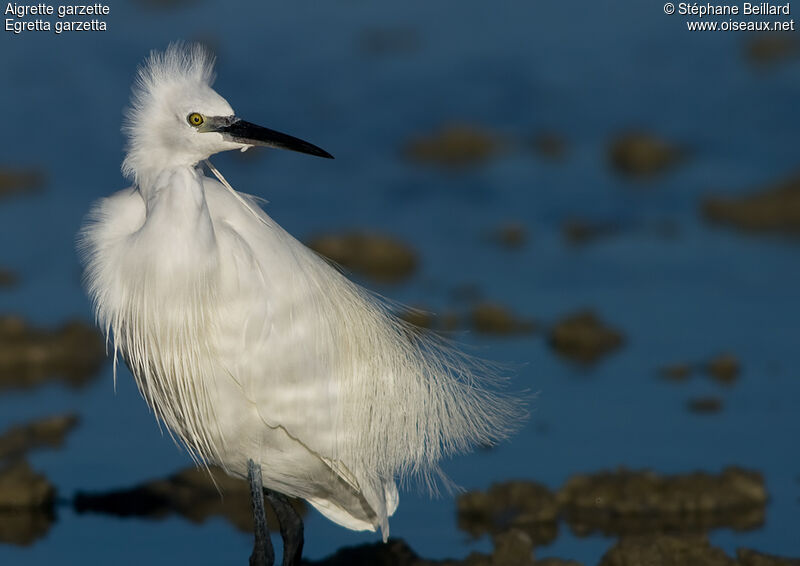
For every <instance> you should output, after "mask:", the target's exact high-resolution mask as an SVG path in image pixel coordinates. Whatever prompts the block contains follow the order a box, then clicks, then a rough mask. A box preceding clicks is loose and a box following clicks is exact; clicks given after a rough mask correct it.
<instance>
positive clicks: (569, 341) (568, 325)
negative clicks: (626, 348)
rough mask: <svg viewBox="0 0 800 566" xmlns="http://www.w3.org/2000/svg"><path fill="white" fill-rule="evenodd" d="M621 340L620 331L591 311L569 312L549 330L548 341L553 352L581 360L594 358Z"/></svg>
mask: <svg viewBox="0 0 800 566" xmlns="http://www.w3.org/2000/svg"><path fill="white" fill-rule="evenodd" d="M622 344H623V337H622V334H621V333H620V332H618V331H617V330H615V329H613V328H611V327H609V326H606V325H605V324H604V323H603V322H602V321H600V319H598V318H597V316H595V314H594V313H592V312H590V311H582V312H578V313H575V314H572V315H569V316H567V317H565V318H564V319H563V320H561V321H559V322H558V323H557V324H556V325H555V326H554V327H553V328H552V330H551V331H550V345H551V346H552V347H553V348H554V349H555V350H556V352H558V353H559V354H561V355H562V356H564V357H565V358H569V359H571V360H575V361H578V362H581V363H592V362H595V361H597V360H598V359H599V358H601V357H602V356H603V355H605V354H608V353H610V352H612V351H614V350H616V349H617V348H619V347H620V346H622Z"/></svg>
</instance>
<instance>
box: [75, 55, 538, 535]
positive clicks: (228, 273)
mask: <svg viewBox="0 0 800 566" xmlns="http://www.w3.org/2000/svg"><path fill="white" fill-rule="evenodd" d="M211 67H212V60H211V58H210V57H208V56H206V55H204V54H203V53H202V52H201V51H200V50H199V49H197V48H194V47H186V46H182V45H176V46H171V47H170V48H169V49H168V50H167V51H166V53H164V54H154V55H151V57H150V59H149V60H148V61H147V63H146V65H145V67H144V68H143V69H142V70H141V71H140V74H139V83H138V86H137V87H136V89H135V94H134V98H133V109H132V110H131V111H130V112H129V123H128V125H127V128H126V131H127V132H128V134H129V136H130V137H131V140H130V143H129V150H128V156H127V157H126V159H125V164H124V167H123V169H124V171H125V172H126V174H128V175H130V176H132V177H133V179H134V182H135V185H134V186H133V187H132V188H129V189H126V190H123V191H121V192H119V193H116V194H115V195H113V196H111V197H109V198H106V199H103V200H101V201H100V202H99V203H98V204H97V205H96V206H95V207H94V209H93V210H92V212H91V213H90V216H89V218H88V220H87V222H86V224H85V226H84V228H83V229H82V231H81V236H80V247H81V250H82V253H83V258H84V262H85V266H86V272H85V280H86V286H87V289H88V292H89V295H90V297H91V299H92V302H93V304H94V307H95V310H96V314H97V319H98V322H99V324H100V325H101V326H102V328H103V329H104V330H105V332H106V334H107V335H108V336H109V338H110V339H111V340H113V345H114V352H115V354H116V352H119V353H121V354H122V356H123V357H124V358H125V360H126V361H127V362H128V364H129V366H130V368H131V371H132V373H133V375H134V377H135V379H136V382H137V385H138V387H139V389H140V390H141V392H142V395H143V397H144V398H145V400H146V401H147V403H148V405H149V406H150V407H151V408H152V410H153V412H154V413H155V416H156V417H157V418H158V419H159V420H160V421H162V422H163V423H165V424H166V425H167V427H168V429H169V430H170V431H172V433H173V434H174V435H175V437H176V438H177V439H178V440H179V441H180V442H181V443H182V444H183V445H184V446H185V447H186V448H187V450H188V451H189V452H190V453H191V454H192V455H193V457H194V458H195V459H196V460H197V461H199V462H201V463H216V464H220V465H222V466H224V467H225V468H226V469H227V470H228V471H229V472H230V473H233V474H236V475H240V476H244V475H246V464H247V460H248V459H249V458H252V459H254V460H255V461H256V462H258V463H260V464H261V465H262V467H263V475H264V484H265V486H266V487H270V488H272V489H275V490H276V491H280V492H282V493H285V494H287V495H292V496H299V497H303V498H306V499H307V500H308V501H309V502H310V503H312V504H313V505H314V506H315V507H316V508H318V509H319V510H320V511H321V512H322V513H324V514H325V515H326V516H328V517H329V518H330V519H332V520H333V521H335V522H337V523H340V524H342V525H344V526H347V527H349V528H352V529H368V530H375V529H376V528H378V527H380V528H381V529H382V530H383V534H384V537H386V536H388V517H389V516H390V515H391V514H392V513H393V512H394V510H395V509H396V508H397V503H398V496H397V488H396V485H395V482H396V481H397V480H398V479H405V478H420V479H422V480H423V482H424V483H426V484H428V485H431V486H432V485H434V483H435V479H436V478H437V477H441V470H440V468H439V462H440V460H441V459H442V458H443V457H445V456H448V455H451V454H454V453H457V452H464V451H468V450H470V449H471V448H473V447H474V446H476V445H483V444H490V443H493V442H495V441H497V440H498V439H501V438H504V437H505V436H506V435H507V434H508V433H509V432H510V431H511V430H512V429H514V428H515V426H516V425H517V424H518V423H519V421H520V420H521V419H522V418H523V415H524V411H523V409H522V408H521V404H520V403H519V402H518V401H516V400H513V399H511V398H509V397H508V396H506V395H502V394H499V393H497V392H493V391H492V388H491V387H487V379H489V378H488V377H487V376H490V375H491V371H489V370H488V369H487V367H486V366H485V365H483V364H481V363H480V362H476V361H475V360H473V359H471V358H469V357H467V356H464V355H462V354H460V353H458V352H457V351H456V350H454V349H453V348H451V347H450V346H449V345H447V344H445V343H444V342H442V341H441V340H439V339H437V338H435V337H434V336H433V335H431V334H420V333H418V332H415V331H414V330H412V329H411V328H410V327H409V326H408V325H407V324H406V323H404V322H402V321H401V320H399V319H398V318H397V317H396V316H394V315H393V314H392V313H391V312H390V309H389V307H388V306H387V305H386V304H385V303H384V302H383V301H382V300H380V299H378V298H377V297H376V296H374V295H372V294H370V293H369V292H367V291H365V290H364V289H362V288H360V287H359V286H357V285H355V284H354V283H352V282H350V281H349V280H348V279H347V278H345V277H344V276H343V275H342V274H341V273H340V272H339V271H337V270H336V269H335V268H333V267H331V266H330V265H329V264H328V263H327V262H326V261H325V260H323V259H322V258H320V257H319V256H317V255H316V254H315V253H314V252H312V251H311V250H309V249H308V248H306V247H305V246H303V245H302V244H301V243H300V242H298V241H297V240H295V239H294V238H293V237H292V236H291V235H289V234H288V233H287V232H285V231H284V230H283V229H282V228H281V227H280V226H278V224H276V223H275V222H274V221H273V220H272V219H271V218H270V217H269V216H268V215H267V214H266V213H265V212H264V211H263V210H262V209H261V207H260V206H259V205H258V202H257V201H256V200H255V199H254V198H252V197H249V196H247V195H243V194H241V193H237V192H236V191H234V190H233V189H232V188H226V187H225V186H224V185H222V184H220V183H219V182H217V181H216V180H213V179H210V178H207V177H204V176H203V175H202V172H201V170H200V169H198V168H197V163H198V162H199V161H201V160H202V159H205V158H207V157H208V155H210V154H212V153H215V152H216V151H222V150H225V149H232V148H236V149H239V148H240V147H241V146H242V145H244V144H239V145H233V144H231V142H229V141H224V140H222V138H221V136H219V135H218V134H215V133H211V134H198V133H197V132H196V131H194V130H193V129H192V128H191V127H189V126H188V124H185V122H184V120H183V117H184V116H185V112H186V111H187V108H188V109H191V111H198V112H205V113H206V114H207V115H211V116H213V115H215V114H214V112H220V111H229V113H230V114H232V113H233V112H232V110H229V109H230V107H229V106H227V102H225V101H224V99H222V98H221V97H219V95H217V94H216V93H215V92H214V91H212V90H211V88H210V81H211V78H212V76H213V72H212V68H211ZM208 92H211V93H213V96H211V95H208ZM206 97H207V99H206ZM170 130H175V131H170ZM175 144H179V145H180V147H179V148H178V149H175V150H174V151H173V146H174V145H175ZM214 144H216V145H214ZM231 146H233V147H231ZM226 184H227V183H226Z"/></svg>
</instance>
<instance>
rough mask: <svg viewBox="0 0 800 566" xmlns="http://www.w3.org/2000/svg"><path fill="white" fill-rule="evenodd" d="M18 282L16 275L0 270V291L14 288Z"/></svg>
mask: <svg viewBox="0 0 800 566" xmlns="http://www.w3.org/2000/svg"><path fill="white" fill-rule="evenodd" d="M18 282H19V278H18V277H17V274H16V273H14V272H13V271H9V270H7V269H2V268H0V289H10V288H12V287H16V285H17V283H18Z"/></svg>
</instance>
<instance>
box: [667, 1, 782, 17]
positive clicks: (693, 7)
mask: <svg viewBox="0 0 800 566" xmlns="http://www.w3.org/2000/svg"><path fill="white" fill-rule="evenodd" d="M791 12H792V7H791V2H787V3H786V4H770V3H769V2H761V3H758V4H753V3H750V2H744V3H743V4H742V5H741V8H740V7H739V5H738V4H710V3H708V4H701V3H697V2H681V3H680V4H678V14H680V15H682V16H698V17H700V18H702V17H705V16H739V15H741V16H788V15H790V14H791Z"/></svg>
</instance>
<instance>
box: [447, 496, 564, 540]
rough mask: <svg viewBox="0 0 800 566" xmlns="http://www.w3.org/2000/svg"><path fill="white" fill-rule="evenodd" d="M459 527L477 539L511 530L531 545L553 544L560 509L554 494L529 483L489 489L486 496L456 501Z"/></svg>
mask: <svg viewBox="0 0 800 566" xmlns="http://www.w3.org/2000/svg"><path fill="white" fill-rule="evenodd" d="M457 508H458V527H459V528H460V529H461V530H463V531H466V532H467V533H469V534H470V535H471V536H473V537H475V538H477V537H480V536H481V535H483V534H485V533H488V534H491V535H495V536H496V535H499V534H501V533H505V532H508V531H510V530H512V529H515V530H519V531H522V532H524V533H526V534H527V535H528V536H529V537H530V539H531V541H532V542H533V544H537V545H544V544H547V543H549V542H552V541H553V540H555V538H556V535H557V532H558V527H557V520H558V513H559V507H558V503H557V501H556V496H555V494H554V493H553V492H552V491H550V490H549V489H547V488H546V487H545V486H543V485H540V484H537V483H533V482H528V481H511V482H504V483H499V484H494V485H492V486H491V487H490V488H489V490H488V491H487V492H485V493H484V492H482V491H471V492H468V493H464V494H462V495H459V497H458V500H457Z"/></svg>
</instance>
